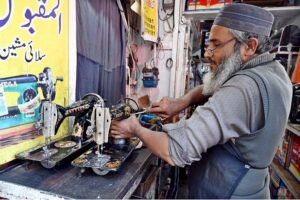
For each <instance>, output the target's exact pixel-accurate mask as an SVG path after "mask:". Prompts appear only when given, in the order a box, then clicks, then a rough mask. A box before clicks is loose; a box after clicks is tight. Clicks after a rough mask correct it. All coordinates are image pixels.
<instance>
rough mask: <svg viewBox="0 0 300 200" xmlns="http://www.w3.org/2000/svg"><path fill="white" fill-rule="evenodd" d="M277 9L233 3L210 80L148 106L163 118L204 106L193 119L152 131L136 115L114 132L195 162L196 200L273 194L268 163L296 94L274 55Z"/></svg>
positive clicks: (216, 31) (218, 33) (217, 32)
mask: <svg viewBox="0 0 300 200" xmlns="http://www.w3.org/2000/svg"><path fill="white" fill-rule="evenodd" d="M273 21H274V17H273V15H272V14H271V13H270V12H268V11H266V10H264V9H262V8H259V7H256V6H252V5H247V4H239V3H233V4H228V5H225V7H224V8H223V9H222V10H221V11H220V12H219V14H218V15H217V17H216V19H215V21H214V23H213V26H212V28H211V32H210V36H209V42H208V47H207V49H206V51H205V57H206V58H207V59H208V60H209V61H210V72H209V73H208V74H207V75H206V76H205V77H204V85H201V86H198V87H196V88H194V89H193V90H191V91H190V92H188V93H187V94H186V95H184V96H182V97H180V98H177V99H174V98H170V97H164V98H162V100H161V101H160V102H155V103H153V104H152V108H151V109H150V110H149V112H151V113H156V114H157V115H159V116H161V117H162V118H166V117H170V116H174V115H175V114H178V113H179V112H180V111H181V110H183V109H185V108H187V107H188V106H191V105H198V106H197V108H196V109H195V111H194V112H193V114H192V116H191V117H190V118H189V119H184V118H183V119H181V120H180V121H179V122H177V123H173V124H166V125H164V126H163V129H164V132H156V131H151V130H148V129H146V128H144V127H142V126H141V125H140V124H139V121H138V119H137V118H136V117H135V116H132V117H130V118H128V119H126V120H123V121H119V122H117V121H114V122H113V123H112V126H111V135H112V136H113V137H115V138H128V137H133V136H136V137H139V138H140V139H141V140H142V141H143V142H144V144H145V145H146V146H147V148H149V149H150V150H151V151H152V152H153V153H154V154H155V155H157V156H159V157H160V158H162V159H163V160H165V161H167V162H168V163H169V164H171V165H173V166H175V165H176V166H179V167H184V166H186V165H190V168H189V176H188V182H189V197H190V198H205V199H208V198H223V199H228V198H247V199H251V198H261V199H262V198H270V192H269V180H270V178H269V173H268V166H269V165H270V164H271V162H272V159H273V157H274V155H275V151H276V148H277V146H278V145H279V142H280V139H281V138H282V136H283V134H284V130H285V126H286V123H287V120H288V115H289V110H290V107H291V99H292V85H291V83H290V80H289V77H288V75H287V74H286V72H285V69H284V67H283V66H282V65H281V64H280V63H278V62H277V61H274V55H272V54H270V53H268V50H269V49H270V48H271V45H270V41H269V36H270V32H271V28H272V24H273Z"/></svg>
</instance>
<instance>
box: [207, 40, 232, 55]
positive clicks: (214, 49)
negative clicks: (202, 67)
mask: <svg viewBox="0 0 300 200" xmlns="http://www.w3.org/2000/svg"><path fill="white" fill-rule="evenodd" d="M235 39H236V38H231V39H230V40H228V41H227V42H224V43H223V44H220V45H218V46H216V47H215V48H212V49H210V48H206V49H205V51H206V52H207V53H208V55H209V56H213V55H214V52H215V51H216V50H217V49H218V48H222V47H224V46H225V45H226V44H228V43H229V42H231V41H233V40H235Z"/></svg>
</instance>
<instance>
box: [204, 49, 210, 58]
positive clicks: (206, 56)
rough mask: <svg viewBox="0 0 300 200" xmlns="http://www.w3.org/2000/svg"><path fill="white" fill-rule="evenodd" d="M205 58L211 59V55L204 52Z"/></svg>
mask: <svg viewBox="0 0 300 200" xmlns="http://www.w3.org/2000/svg"><path fill="white" fill-rule="evenodd" d="M204 58H207V59H209V58H211V55H210V54H209V53H208V52H207V51H206V50H205V51H204Z"/></svg>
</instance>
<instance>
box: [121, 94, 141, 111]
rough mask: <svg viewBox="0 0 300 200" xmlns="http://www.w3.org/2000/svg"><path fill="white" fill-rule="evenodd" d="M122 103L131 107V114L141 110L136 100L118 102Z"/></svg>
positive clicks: (129, 99) (127, 99)
mask: <svg viewBox="0 0 300 200" xmlns="http://www.w3.org/2000/svg"><path fill="white" fill-rule="evenodd" d="M121 103H124V104H125V105H128V106H130V108H131V113H136V112H138V111H139V110H140V107H139V105H138V103H137V102H136V101H135V100H134V99H131V98H128V97H126V98H123V99H121V100H120V101H119V102H118V104H121Z"/></svg>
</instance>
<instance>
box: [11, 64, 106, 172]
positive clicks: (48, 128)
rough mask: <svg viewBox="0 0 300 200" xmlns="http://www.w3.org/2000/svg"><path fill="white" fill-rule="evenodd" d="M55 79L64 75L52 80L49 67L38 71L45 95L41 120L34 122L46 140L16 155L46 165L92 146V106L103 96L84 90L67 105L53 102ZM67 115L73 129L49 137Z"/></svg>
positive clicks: (53, 163)
mask: <svg viewBox="0 0 300 200" xmlns="http://www.w3.org/2000/svg"><path fill="white" fill-rule="evenodd" d="M58 80H59V81H62V80H63V79H62V78H61V77H58V78H57V79H56V81H55V82H54V81H53V79H52V72H51V69H50V68H48V67H47V68H45V69H44V71H43V73H40V74H39V79H38V85H39V87H41V89H42V92H43V96H44V98H45V99H44V100H42V106H41V110H40V120H39V121H38V122H37V123H36V124H35V126H36V128H37V129H38V130H39V132H40V133H41V134H43V136H44V137H45V144H43V145H40V146H37V147H35V148H33V149H30V150H27V151H25V152H22V153H20V154H17V155H16V157H17V158H19V159H23V160H31V161H38V162H40V163H41V164H42V166H44V167H45V168H53V167H54V166H56V165H57V164H58V163H59V162H61V161H63V160H64V159H66V158H67V157H69V156H71V155H72V154H75V153H77V152H79V151H84V150H86V149H87V148H89V147H90V146H92V144H91V142H92V133H93V128H92V124H91V115H92V109H93V107H94V106H96V105H101V103H102V102H101V101H102V98H101V97H100V96H99V95H97V94H87V95H85V96H84V97H83V98H82V99H81V100H80V101H77V102H75V103H73V104H72V105H70V106H68V107H63V106H60V105H57V104H55V103H53V100H54V99H55V93H56V92H55V85H56V82H57V81H58ZM70 116H75V120H74V121H75V123H74V127H73V131H72V133H71V134H70V135H67V136H65V137H63V138H59V139H56V140H53V141H52V137H53V136H54V135H56V133H57V132H58V129H59V127H60V125H61V124H62V122H63V120H64V119H66V118H67V117H70Z"/></svg>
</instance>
